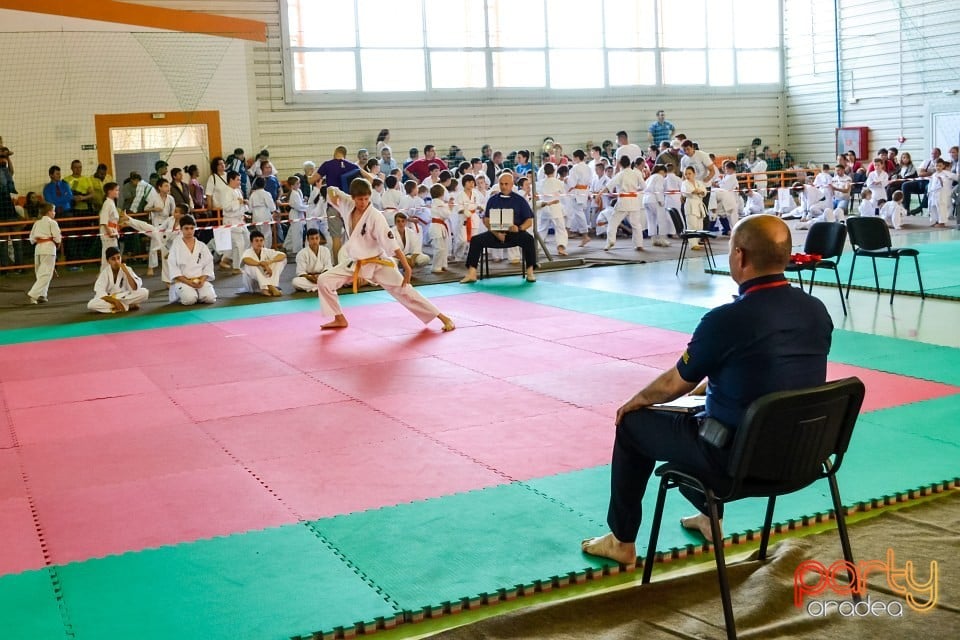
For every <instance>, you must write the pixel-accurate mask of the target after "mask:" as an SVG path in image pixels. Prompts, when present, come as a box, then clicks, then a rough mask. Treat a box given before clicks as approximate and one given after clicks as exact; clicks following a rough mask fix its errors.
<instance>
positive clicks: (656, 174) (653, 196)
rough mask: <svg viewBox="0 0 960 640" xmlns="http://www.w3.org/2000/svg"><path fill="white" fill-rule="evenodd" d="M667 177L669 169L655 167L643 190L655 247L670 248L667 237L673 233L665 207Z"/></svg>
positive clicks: (659, 166) (644, 204)
mask: <svg viewBox="0 0 960 640" xmlns="http://www.w3.org/2000/svg"><path fill="white" fill-rule="evenodd" d="M666 175H667V168H666V167H665V166H664V165H662V164H658V165H654V167H653V172H652V173H651V174H650V177H649V178H648V179H647V186H646V188H645V189H644V190H643V208H644V209H645V210H646V213H647V223H648V224H649V225H650V235H651V236H653V246H655V247H669V246H670V243H669V242H668V241H667V236H668V235H670V233H671V226H672V224H671V222H670V216H669V215H667V209H666V207H665V206H664V205H665V204H666V200H665V198H664V193H663V192H664V189H665V187H664V184H665V178H666Z"/></svg>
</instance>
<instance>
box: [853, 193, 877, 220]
mask: <svg viewBox="0 0 960 640" xmlns="http://www.w3.org/2000/svg"><path fill="white" fill-rule="evenodd" d="M871 195H872V194H871ZM857 211H858V212H859V214H860V215H861V216H863V217H865V218H869V217H873V216H876V215H877V203H876V202H874V201H873V200H872V199H871V200H861V201H860V206H859V207H858V208H857Z"/></svg>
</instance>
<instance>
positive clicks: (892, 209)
mask: <svg viewBox="0 0 960 640" xmlns="http://www.w3.org/2000/svg"><path fill="white" fill-rule="evenodd" d="M892 197H893V199H892V200H891V201H890V202H888V203H886V204H885V205H883V206H882V207H880V217H881V218H883V219H884V221H886V223H887V226H888V227H893V228H894V229H902V228H903V216H905V215H907V212H906V211H905V210H904V208H903V191H900V190H899V189H898V190H896V191H894V192H893V196H892Z"/></svg>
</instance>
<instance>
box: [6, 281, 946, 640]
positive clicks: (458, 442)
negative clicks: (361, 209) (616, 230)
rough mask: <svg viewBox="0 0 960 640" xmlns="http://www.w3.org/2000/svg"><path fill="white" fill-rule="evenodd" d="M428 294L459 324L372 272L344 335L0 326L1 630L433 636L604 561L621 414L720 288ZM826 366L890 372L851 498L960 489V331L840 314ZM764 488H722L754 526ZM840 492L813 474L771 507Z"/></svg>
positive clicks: (493, 285) (199, 325) (157, 319)
mask: <svg viewBox="0 0 960 640" xmlns="http://www.w3.org/2000/svg"><path fill="white" fill-rule="evenodd" d="M618 269H619V268H618ZM926 272H927V271H925V273H926ZM908 273H909V271H908V270H907V271H906V273H905V275H907V274H908ZM671 286H675V285H671ZM421 291H422V292H423V293H424V294H425V295H427V296H428V297H430V298H431V299H433V300H434V301H435V302H436V303H437V304H438V306H440V308H441V309H442V310H443V311H444V312H445V313H447V314H449V315H451V316H452V317H454V318H455V320H456V321H457V324H458V328H457V330H456V331H455V332H453V333H451V334H441V333H440V332H439V331H438V329H437V326H436V325H435V326H433V327H430V328H428V329H426V330H425V329H424V328H423V326H422V325H421V324H420V323H419V322H418V321H417V320H416V319H415V318H413V316H411V315H410V314H409V313H408V312H407V311H406V310H405V309H403V308H402V307H401V306H400V305H398V304H397V303H395V302H393V301H392V299H390V298H389V296H387V295H386V294H385V293H383V292H370V293H361V294H359V295H346V296H344V297H343V303H344V306H345V311H346V313H347V316H348V318H349V320H350V322H351V326H350V328H349V329H348V330H346V331H341V332H323V333H322V332H320V331H319V330H318V326H319V324H320V322H321V319H320V317H319V314H318V313H317V309H318V304H317V301H316V299H315V298H302V299H296V300H288V301H283V302H272V303H268V304H258V305H246V306H241V307H228V308H214V309H196V308H194V309H184V310H182V311H181V312H179V313H166V314H157V315H152V316H151V315H141V316H136V315H134V316H130V317H124V318H109V319H104V320H96V321H90V322H84V323H77V324H69V325H62V326H57V327H52V328H42V329H30V330H27V329H24V330H10V331H6V332H2V333H0V341H2V343H3V345H4V346H2V347H0V390H2V395H0V415H2V419H3V420H5V421H6V424H5V425H0V427H2V428H0V539H2V540H3V544H2V546H0V637H2V638H4V639H5V640H16V639H48V638H49V639H59V638H77V639H82V640H94V639H104V640H106V639H110V640H115V639H116V638H127V637H136V638H138V640H147V639H153V638H156V639H165V640H166V639H170V638H204V639H205V640H213V639H216V638H251V639H261V638H263V639H269V638H291V637H323V636H328V637H337V636H346V637H350V636H353V635H356V634H358V633H367V632H370V631H373V630H376V629H389V628H395V627H398V626H400V625H405V626H406V625H409V628H410V629H411V632H413V633H415V632H416V631H415V630H416V625H415V624H410V623H415V622H417V621H420V620H422V619H424V618H431V617H437V616H443V615H450V614H455V613H457V612H460V611H463V610H466V609H473V608H483V607H484V606H486V605H487V604H493V603H496V602H500V601H505V600H511V599H513V598H516V597H520V596H525V595H527V594H530V593H532V592H537V591H549V590H553V589H558V588H561V587H563V586H565V585H568V584H571V583H578V582H583V581H586V580H591V579H597V580H601V581H602V580H604V579H608V580H609V578H606V577H605V576H607V575H610V574H614V573H617V572H618V567H617V566H615V565H614V566H612V565H611V563H607V562H603V561H600V560H598V559H594V558H591V557H587V556H584V555H583V554H581V552H580V549H579V541H580V540H581V538H583V537H586V536H592V535H599V534H601V533H603V532H604V531H605V530H606V527H605V524H604V521H605V515H606V506H607V504H606V503H607V499H608V496H609V488H608V483H609V471H608V467H607V466H606V465H607V463H608V461H609V456H610V446H611V443H612V440H613V433H614V428H613V419H612V417H613V415H614V412H615V410H616V407H617V406H619V404H620V403H622V402H623V401H624V400H625V399H626V398H628V397H629V396H630V395H631V394H632V393H634V392H635V391H636V390H637V389H638V388H639V387H640V386H642V385H643V384H644V383H646V382H648V381H650V380H652V379H653V378H654V377H655V376H656V375H658V374H659V373H660V371H662V370H663V369H665V368H668V367H670V366H672V365H673V363H674V362H675V360H676V358H677V356H678V354H679V353H680V352H681V351H682V350H683V348H684V346H685V344H686V341H687V339H688V334H689V332H690V331H692V330H693V328H694V327H695V325H696V323H697V321H698V320H699V318H700V317H701V315H702V314H703V313H704V311H705V309H704V308H703V307H698V306H693V305H686V304H680V303H675V302H665V301H662V300H658V299H652V298H643V297H640V296H636V295H631V294H629V293H623V292H607V291H600V290H596V289H591V288H586V287H582V286H574V285H570V284H562V283H558V282H555V281H552V277H551V276H544V277H542V278H541V279H540V282H538V283H537V284H535V285H529V284H524V283H523V282H522V280H521V279H520V278H518V277H509V278H501V279H496V280H490V281H485V282H482V283H480V284H478V285H473V286H470V287H464V286H458V285H434V286H429V287H423V288H422V289H421ZM824 298H825V299H826V296H824ZM830 359H831V363H830V371H829V377H830V378H831V379H835V378H840V377H845V376H850V375H856V376H859V377H860V378H862V379H863V380H864V382H865V383H866V386H867V390H868V391H867V397H866V404H865V406H864V414H863V416H862V418H861V419H860V422H859V424H858V427H857V430H856V432H855V434H854V439H853V443H852V445H851V448H850V452H849V454H848V456H847V458H846V460H845V461H844V465H843V468H842V469H841V472H840V487H841V492H842V495H843V498H844V502H845V504H847V505H849V506H850V507H851V508H857V507H860V508H869V507H870V506H877V505H880V504H883V503H885V502H890V501H895V500H898V499H902V498H903V497H904V496H916V495H921V494H926V493H930V492H935V491H939V490H942V489H944V488H945V487H948V486H952V485H954V484H955V483H956V481H957V476H958V475H960V472H958V468H960V465H958V463H957V461H958V460H960V432H958V431H957V429H956V416H957V414H958V413H960V393H958V392H960V350H958V349H953V348H948V347H943V346H936V345H931V344H925V343H921V342H917V341H907V340H900V339H895V338H886V337H880V336H874V335H868V334H863V333H854V332H852V331H846V330H837V331H836V332H835V334H834V342H833V349H832V352H831V358H830ZM654 495H655V490H651V491H649V492H648V496H647V498H648V501H650V502H651V504H652V500H653V497H654ZM763 504H764V503H763V502H762V501H757V500H746V501H742V502H738V503H735V504H733V505H731V506H730V507H729V508H728V510H727V515H726V518H725V529H726V534H727V535H728V536H731V537H732V539H733V541H734V542H736V541H741V540H743V539H744V538H750V537H752V536H753V533H754V532H755V531H756V530H757V529H758V528H759V526H760V524H761V522H762V518H763ZM829 507H830V500H829V497H828V492H827V487H826V483H823V486H820V485H819V484H818V485H816V486H814V487H811V488H809V489H808V490H806V491H803V492H800V493H798V494H794V495H792V496H790V497H787V498H784V499H781V500H780V501H778V506H777V512H776V516H775V519H776V521H777V522H778V523H780V524H779V525H778V528H779V529H785V528H793V527H796V526H801V525H804V524H807V523H810V522H816V521H818V520H822V519H823V518H824V517H825V516H824V515H823V514H825V513H827V512H828V510H829ZM688 511H689V509H688V508H687V507H686V505H685V501H684V500H682V499H681V498H680V497H679V496H671V499H668V501H667V512H666V514H665V519H664V527H663V529H662V532H661V535H660V543H661V544H662V548H661V549H660V551H661V552H662V554H663V557H664V558H667V559H669V558H677V557H683V556H685V555H686V554H691V553H695V552H697V551H700V550H702V548H703V544H702V539H700V538H699V537H697V536H694V535H691V534H688V533H686V532H684V531H682V530H681V529H680V528H679V526H675V523H676V522H677V519H678V517H679V516H681V515H686V514H688ZM648 534H649V532H648V529H646V528H644V529H642V530H641V532H640V537H639V540H638V546H639V547H640V549H641V553H642V548H643V546H644V545H643V541H645V540H646V538H647V536H648ZM614 580H615V579H614Z"/></svg>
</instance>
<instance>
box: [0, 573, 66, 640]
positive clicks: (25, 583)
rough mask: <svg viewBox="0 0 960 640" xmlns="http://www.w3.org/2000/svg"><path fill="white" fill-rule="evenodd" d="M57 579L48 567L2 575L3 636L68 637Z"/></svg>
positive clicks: (10, 639) (30, 639)
mask: <svg viewBox="0 0 960 640" xmlns="http://www.w3.org/2000/svg"><path fill="white" fill-rule="evenodd" d="M67 637H68V636H67V630H66V629H65V628H64V626H63V619H62V618H61V617H60V611H59V609H58V607H57V599H56V596H55V595H54V591H53V582H52V581H51V579H50V574H49V572H48V571H47V570H46V569H41V570H39V571H29V572H27V573H20V574H17V575H9V576H2V577H0V638H4V640H57V639H58V638H63V639H66V638H67Z"/></svg>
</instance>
